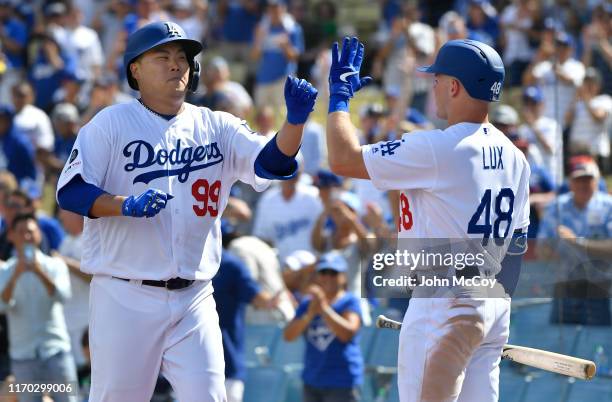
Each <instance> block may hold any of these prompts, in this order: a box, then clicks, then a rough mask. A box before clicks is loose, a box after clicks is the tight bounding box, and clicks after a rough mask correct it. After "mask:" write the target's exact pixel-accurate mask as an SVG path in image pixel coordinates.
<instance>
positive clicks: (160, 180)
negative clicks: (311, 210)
mask: <svg viewBox="0 0 612 402" xmlns="http://www.w3.org/2000/svg"><path fill="white" fill-rule="evenodd" d="M201 50H202V45H201V44H200V43H199V42H197V41H195V40H192V39H189V38H187V36H186V35H185V32H184V31H183V29H182V28H181V27H180V26H179V25H177V24H175V23H172V22H155V23H152V24H149V25H146V26H144V27H142V28H140V29H139V30H137V31H135V32H134V33H133V34H131V35H130V37H129V38H128V41H127V47H126V52H125V55H124V64H125V68H126V74H127V79H128V83H129V85H130V86H131V87H132V88H133V89H136V90H139V92H140V99H137V100H133V101H132V102H130V103H125V104H117V105H113V106H110V107H107V108H105V109H103V110H102V111H101V112H99V113H98V114H97V115H96V116H95V117H94V118H93V119H92V120H91V121H90V122H89V123H88V124H87V125H85V126H84V127H83V128H82V129H81V130H80V132H79V135H78V138H77V140H76V143H75V145H74V147H73V149H72V153H71V155H70V158H69V160H68V161H67V163H66V165H65V167H64V170H63V171H62V174H61V176H60V178H59V183H58V191H57V199H58V202H59V204H60V205H61V207H62V208H64V209H67V210H70V211H73V212H76V213H79V214H81V215H84V216H86V219H85V226H84V232H83V244H84V250H83V256H82V261H81V267H82V270H83V271H84V272H87V273H89V274H93V280H92V282H91V293H90V347H91V360H92V384H91V394H90V401H92V402H93V401H96V402H97V401H112V402H122V401H125V402H140V401H143V402H144V401H149V400H150V398H151V395H152V393H153V389H154V385H155V381H156V379H157V376H158V373H159V372H160V371H161V374H162V375H163V376H164V377H165V378H166V379H168V381H169V382H170V383H171V384H172V386H173V388H174V390H175V392H176V395H177V398H178V400H180V401H181V402H193V401H224V400H225V388H224V374H223V373H224V362H223V347H222V344H221V332H220V330H219V324H218V317H217V312H216V309H215V303H214V300H213V297H212V292H213V288H212V285H211V279H212V277H213V276H214V275H215V273H216V272H217V269H218V267H219V260H220V257H221V233H220V226H219V218H220V217H221V215H222V213H223V209H224V208H225V206H226V204H227V201H228V196H229V192H230V188H231V187H232V184H233V183H234V182H236V181H237V180H241V181H243V182H245V183H247V184H250V185H252V186H253V187H254V188H255V189H256V190H259V191H261V190H263V189H265V188H266V187H267V184H268V182H269V179H289V178H291V177H293V176H294V175H295V172H296V169H297V163H296V161H295V159H294V158H293V157H294V156H295V154H296V153H297V151H298V148H299V145H300V141H301V137H302V128H303V124H304V123H305V122H306V120H307V118H308V115H309V113H310V112H311V111H312V109H313V105H314V103H315V99H316V95H317V92H316V90H315V89H314V88H313V87H312V86H311V85H310V84H309V83H308V82H306V81H304V80H298V79H296V78H287V80H286V84H285V102H286V105H287V121H286V122H285V124H284V125H283V127H282V129H281V130H280V131H279V132H278V134H277V135H276V136H275V137H274V138H273V139H271V140H270V141H268V140H266V138H264V137H262V136H259V135H256V134H254V133H253V132H252V131H251V129H250V128H249V127H248V126H247V124H246V123H245V122H244V121H241V120H240V119H238V118H235V117H234V116H232V115H230V114H228V113H224V112H213V111H211V110H209V109H207V108H200V107H196V106H194V105H191V104H188V103H186V102H185V101H184V100H185V94H186V92H187V91H194V90H195V89H196V88H197V81H198V77H199V65H198V63H197V62H196V61H195V60H194V57H195V56H196V55H197V54H198V53H199V52H200V51H201Z"/></svg>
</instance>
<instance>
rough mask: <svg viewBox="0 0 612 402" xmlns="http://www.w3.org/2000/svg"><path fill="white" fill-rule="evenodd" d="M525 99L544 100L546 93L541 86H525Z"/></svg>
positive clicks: (538, 101)
mask: <svg viewBox="0 0 612 402" xmlns="http://www.w3.org/2000/svg"><path fill="white" fill-rule="evenodd" d="M523 99H524V100H530V101H533V102H537V103H540V102H542V100H544V94H543V93H542V90H541V89H540V88H539V87H536V86H534V85H531V86H528V87H527V88H525V90H524V91H523Z"/></svg>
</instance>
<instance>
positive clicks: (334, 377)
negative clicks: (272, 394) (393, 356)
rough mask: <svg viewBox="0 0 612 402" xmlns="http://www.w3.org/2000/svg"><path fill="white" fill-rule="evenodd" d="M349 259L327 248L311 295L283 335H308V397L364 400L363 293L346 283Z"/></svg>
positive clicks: (310, 400)
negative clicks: (355, 292)
mask: <svg viewBox="0 0 612 402" xmlns="http://www.w3.org/2000/svg"><path fill="white" fill-rule="evenodd" d="M347 269H348V266H347V262H346V260H345V259H344V257H342V255H340V254H338V253H328V254H325V255H323V256H322V257H321V259H320V260H319V262H318V263H317V267H316V270H317V274H316V279H315V284H314V285H312V286H310V288H309V289H308V293H309V295H310V296H311V297H310V298H308V299H306V300H304V301H302V302H301V303H300V305H299V307H298V310H297V312H296V316H295V318H294V319H293V321H291V322H290V323H289V324H288V325H287V326H286V327H285V331H284V334H283V335H284V338H285V340H287V341H293V340H295V339H296V338H297V337H298V336H304V339H305V340H306V351H305V353H304V371H303V374H302V379H303V381H304V391H303V396H304V402H323V401H332V400H333V401H346V402H354V401H359V400H360V399H361V398H360V389H359V388H360V386H361V384H362V382H363V357H362V355H361V350H360V347H359V329H360V327H361V319H360V317H361V309H360V303H359V298H357V297H356V296H354V295H353V294H352V293H350V292H347V291H346V290H345V289H346V282H347V279H346V271H347Z"/></svg>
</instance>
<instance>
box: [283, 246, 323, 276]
mask: <svg viewBox="0 0 612 402" xmlns="http://www.w3.org/2000/svg"><path fill="white" fill-rule="evenodd" d="M316 261H317V257H315V255H314V254H313V253H311V252H310V251H308V250H296V251H294V252H292V253H291V254H289V255H288V256H287V257H286V258H285V261H284V266H285V267H287V268H289V269H290V270H291V271H299V270H300V269H302V268H304V267H306V266H308V265H312V264H314V263H315V262H316Z"/></svg>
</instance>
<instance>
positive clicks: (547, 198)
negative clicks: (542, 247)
mask: <svg viewBox="0 0 612 402" xmlns="http://www.w3.org/2000/svg"><path fill="white" fill-rule="evenodd" d="M512 143H513V144H514V146H515V147H517V148H518V149H520V150H521V151H522V152H523V153H524V154H525V157H526V158H527V161H530V160H531V159H530V158H529V147H530V145H529V142H528V141H527V140H525V139H523V138H519V137H514V138H512ZM531 161H532V160H531ZM529 168H530V170H531V174H530V175H529V228H528V229H527V237H528V238H529V239H534V238H536V237H537V235H538V230H539V228H540V222H541V220H542V216H544V211H545V208H546V207H547V206H548V204H550V202H551V201H552V200H553V199H554V198H555V191H554V190H555V186H554V184H553V180H552V178H551V176H550V174H549V173H548V171H547V170H546V169H543V168H542V166H540V165H536V164H533V163H530V164H529Z"/></svg>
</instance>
